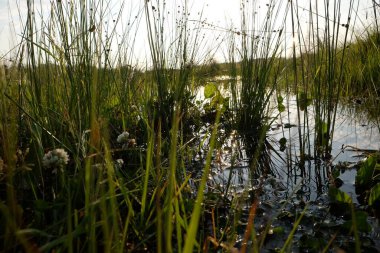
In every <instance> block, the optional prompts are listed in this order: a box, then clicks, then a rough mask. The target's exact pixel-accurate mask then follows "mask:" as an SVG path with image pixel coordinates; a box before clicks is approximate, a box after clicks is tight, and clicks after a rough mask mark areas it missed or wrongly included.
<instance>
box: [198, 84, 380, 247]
mask: <svg viewBox="0 0 380 253" xmlns="http://www.w3.org/2000/svg"><path fill="white" fill-rule="evenodd" d="M202 92H203V90H202V89H201V91H200V93H198V96H197V98H202V95H199V94H201V93H202ZM358 101H359V100H357V99H345V100H342V102H341V103H338V105H337V112H336V118H335V125H334V131H333V140H332V145H331V153H330V154H331V156H329V157H328V158H327V159H321V158H318V157H313V150H314V148H315V147H314V136H315V112H314V109H315V107H314V105H313V103H310V105H308V106H307V107H306V108H303V110H300V111H299V113H298V111H297V100H296V97H295V96H294V95H289V96H286V97H284V105H285V107H286V110H285V111H284V112H282V113H279V112H278V111H277V109H276V102H275V99H273V106H272V108H274V109H273V110H272V111H271V114H272V116H273V119H274V120H273V122H272V123H271V126H270V129H269V131H268V132H267V134H266V139H267V141H268V145H267V153H268V154H269V157H270V161H271V169H270V172H269V173H265V174H262V175H260V176H257V175H254V173H252V170H254V168H252V166H251V163H250V157H248V155H247V152H246V151H245V148H244V142H243V141H242V138H241V136H240V134H239V133H238V132H237V131H235V130H232V131H225V130H224V129H221V133H220V135H221V136H224V135H225V138H220V139H221V140H222V141H221V142H222V143H220V145H219V147H218V148H217V151H216V152H215V154H214V159H213V165H212V173H211V175H210V177H209V181H208V185H207V186H208V188H207V194H208V195H207V196H209V197H208V198H207V197H206V201H205V203H206V204H205V205H206V206H207V205H209V206H210V208H209V209H210V210H212V211H213V212H216V213H217V220H218V222H219V225H220V224H224V223H225V224H226V226H227V224H228V223H230V222H231V220H239V221H238V225H237V230H238V234H239V237H238V238H237V240H236V242H235V245H236V246H237V247H240V246H241V244H242V243H243V241H244V240H243V236H244V231H245V229H246V228H247V225H248V218H249V210H250V208H251V206H252V205H253V201H254V199H255V198H257V197H258V198H259V201H260V202H259V205H258V208H257V210H256V214H255V218H254V226H255V230H256V234H257V236H263V234H265V235H264V236H265V243H264V246H263V249H264V250H265V252H274V250H275V249H277V248H281V247H282V246H283V245H284V242H285V241H286V239H287V237H288V235H289V233H291V230H292V228H293V225H294V222H295V220H296V218H297V217H298V216H299V215H300V214H301V213H302V212H304V211H305V210H306V211H305V214H304V218H303V219H302V220H301V223H300V225H299V226H298V227H297V230H296V231H295V234H294V245H293V247H292V251H293V252H319V251H320V250H321V247H323V246H324V245H326V244H327V243H328V242H329V241H330V240H331V239H332V238H333V237H334V240H333V245H334V248H335V249H337V248H339V249H343V250H345V251H343V252H351V251H352V250H353V249H354V247H353V245H354V241H355V240H354V238H353V235H352V234H349V233H340V231H341V230H340V228H339V227H340V226H342V224H344V223H345V222H346V221H347V220H349V219H350V217H347V214H344V213H338V214H334V212H333V211H331V210H332V209H333V208H334V207H332V206H331V205H330V202H329V196H328V189H329V185H331V184H333V182H332V177H331V174H332V173H335V174H336V173H338V177H337V179H338V180H339V181H340V184H339V190H340V191H343V192H345V193H347V194H348V195H349V196H350V197H351V198H352V202H353V204H354V206H355V207H356V208H358V209H359V210H366V209H367V208H368V206H365V205H361V204H360V200H359V199H358V195H357V194H356V191H355V177H356V174H357V170H358V166H357V165H358V164H359V163H360V162H361V161H363V160H365V157H366V155H368V153H370V152H374V151H376V150H379V149H380V134H379V124H378V122H377V120H376V119H371V118H370V117H369V116H368V114H367V113H366V109H365V104H364V103H362V101H360V103H358ZM300 137H301V141H300ZM281 139H282V140H286V143H285V144H284V143H282V144H281ZM300 145H303V147H304V149H305V152H306V153H307V154H308V158H307V159H305V160H304V162H301V158H300V155H301V152H300ZM268 146H269V148H268ZM335 180H336V179H335ZM215 195H216V196H218V195H219V197H215ZM215 199H218V200H215ZM206 209H207V208H206ZM215 210H216V211H215ZM368 224H369V225H370V226H371V231H370V232H368V233H364V234H363V235H362V237H361V240H362V250H365V251H363V252H378V249H380V227H379V222H378V220H377V219H376V218H375V217H371V216H370V215H369V216H368ZM209 225H210V224H209ZM248 244H249V243H248Z"/></svg>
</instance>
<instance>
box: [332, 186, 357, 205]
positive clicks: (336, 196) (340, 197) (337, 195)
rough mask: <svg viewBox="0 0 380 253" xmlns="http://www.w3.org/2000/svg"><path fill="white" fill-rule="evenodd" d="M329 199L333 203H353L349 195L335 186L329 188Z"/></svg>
mask: <svg viewBox="0 0 380 253" xmlns="http://www.w3.org/2000/svg"><path fill="white" fill-rule="evenodd" d="M329 197H330V200H331V201H333V202H340V203H347V204H350V203H352V199H351V197H350V196H349V195H348V194H347V193H345V192H342V191H341V190H339V189H338V188H336V187H333V186H330V188H329Z"/></svg>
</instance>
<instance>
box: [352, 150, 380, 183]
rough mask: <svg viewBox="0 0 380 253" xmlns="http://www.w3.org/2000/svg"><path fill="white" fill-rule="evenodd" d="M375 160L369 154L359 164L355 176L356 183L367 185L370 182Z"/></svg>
mask: <svg viewBox="0 0 380 253" xmlns="http://www.w3.org/2000/svg"><path fill="white" fill-rule="evenodd" d="M376 161H377V158H376V157H374V156H369V157H368V158H367V160H366V161H365V162H364V163H363V164H362V165H361V166H360V169H359V171H358V173H357V174H356V177H355V183H356V185H358V186H361V185H367V184H370V183H371V182H372V175H373V172H374V169H375V166H376Z"/></svg>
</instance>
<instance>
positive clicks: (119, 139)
mask: <svg viewBox="0 0 380 253" xmlns="http://www.w3.org/2000/svg"><path fill="white" fill-rule="evenodd" d="M128 137H129V133H128V132H127V131H125V132H123V133H121V134H120V135H119V136H118V137H117V140H116V141H117V142H118V143H123V142H127V141H128Z"/></svg>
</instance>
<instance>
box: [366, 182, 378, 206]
mask: <svg viewBox="0 0 380 253" xmlns="http://www.w3.org/2000/svg"><path fill="white" fill-rule="evenodd" d="M377 200H380V183H377V184H376V185H375V186H374V187H372V189H371V193H370V195H369V199H368V204H369V205H371V206H372V205H373V204H375V201H377Z"/></svg>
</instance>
